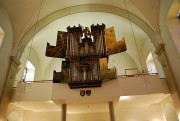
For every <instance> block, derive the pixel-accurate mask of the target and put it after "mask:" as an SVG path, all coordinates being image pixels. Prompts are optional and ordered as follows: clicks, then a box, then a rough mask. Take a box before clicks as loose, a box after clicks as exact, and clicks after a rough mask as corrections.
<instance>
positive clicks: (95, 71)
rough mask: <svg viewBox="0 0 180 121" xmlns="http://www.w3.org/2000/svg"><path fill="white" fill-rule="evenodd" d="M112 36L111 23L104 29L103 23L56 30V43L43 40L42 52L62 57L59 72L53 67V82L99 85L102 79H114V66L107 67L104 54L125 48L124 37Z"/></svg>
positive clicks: (73, 86)
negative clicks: (118, 38) (119, 38)
mask: <svg viewBox="0 0 180 121" xmlns="http://www.w3.org/2000/svg"><path fill="white" fill-rule="evenodd" d="M115 38H116V37H115V32H114V27H111V28H108V29H106V28H105V24H102V25H99V24H97V25H94V24H93V25H91V27H90V29H89V28H88V27H85V28H83V27H82V26H81V25H79V26H78V27H76V26H73V27H70V26H69V27H67V32H64V31H58V35H57V41H56V46H52V45H50V44H49V43H47V47H46V56H48V57H56V58H65V61H62V67H61V72H56V71H54V75H53V82H54V83H68V85H69V87H70V88H71V89H74V88H85V87H101V84H102V82H103V81H108V80H112V79H116V78H117V75H116V74H117V73H116V69H115V68H111V69H109V68H108V57H109V55H113V54H116V53H120V52H124V51H126V50H127V49H126V43H125V39H124V38H123V39H122V40H121V41H116V39H115ZM88 95H89V93H88Z"/></svg>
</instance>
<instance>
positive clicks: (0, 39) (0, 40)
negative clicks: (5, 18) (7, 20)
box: [0, 27, 5, 50]
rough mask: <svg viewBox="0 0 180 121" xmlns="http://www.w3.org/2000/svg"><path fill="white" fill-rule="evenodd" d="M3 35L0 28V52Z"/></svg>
mask: <svg viewBox="0 0 180 121" xmlns="http://www.w3.org/2000/svg"><path fill="white" fill-rule="evenodd" d="M4 35H5V32H4V30H3V29H2V28H1V27H0V50H1V47H2V44H3V39H4Z"/></svg>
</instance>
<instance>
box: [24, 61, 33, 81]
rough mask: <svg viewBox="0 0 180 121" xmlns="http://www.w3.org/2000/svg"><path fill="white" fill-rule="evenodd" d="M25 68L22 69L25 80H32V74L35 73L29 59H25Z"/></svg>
mask: <svg viewBox="0 0 180 121" xmlns="http://www.w3.org/2000/svg"><path fill="white" fill-rule="evenodd" d="M26 68H27V69H25V70H24V79H25V81H34V75H35V67H34V65H33V64H32V63H31V62H30V61H27V63H26Z"/></svg>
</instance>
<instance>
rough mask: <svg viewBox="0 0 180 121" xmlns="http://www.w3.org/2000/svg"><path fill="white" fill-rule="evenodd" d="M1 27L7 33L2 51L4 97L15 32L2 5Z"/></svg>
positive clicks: (0, 84)
mask: <svg viewBox="0 0 180 121" xmlns="http://www.w3.org/2000/svg"><path fill="white" fill-rule="evenodd" d="M0 16H1V19H0V26H1V27H2V28H3V30H4V31H5V33H6V35H5V37H4V40H3V41H4V42H3V45H2V47H1V49H0V64H1V65H0V97H1V96H2V90H3V86H4V83H5V81H6V80H5V79H6V76H7V73H8V68H9V65H10V56H11V49H12V44H13V31H12V26H11V22H10V20H9V17H8V14H7V12H6V11H5V9H4V8H3V7H2V6H1V4H0Z"/></svg>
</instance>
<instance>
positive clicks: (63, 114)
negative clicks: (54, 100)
mask: <svg viewBox="0 0 180 121" xmlns="http://www.w3.org/2000/svg"><path fill="white" fill-rule="evenodd" d="M66 107H67V105H66V104H62V107H61V121H66Z"/></svg>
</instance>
